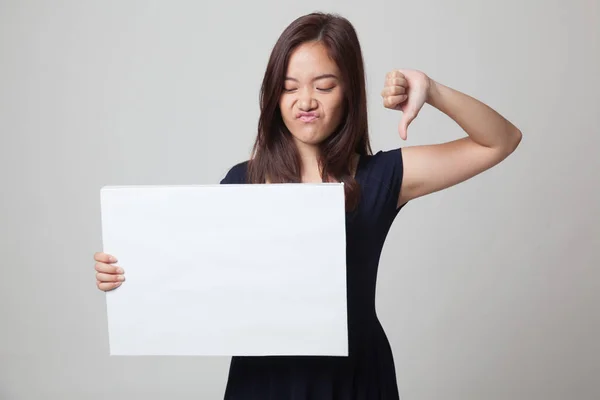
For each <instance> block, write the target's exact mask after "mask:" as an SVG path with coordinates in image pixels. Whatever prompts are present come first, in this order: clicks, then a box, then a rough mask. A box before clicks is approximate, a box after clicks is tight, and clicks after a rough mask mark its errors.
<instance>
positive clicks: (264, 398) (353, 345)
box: [221, 149, 403, 400]
mask: <svg viewBox="0 0 600 400" xmlns="http://www.w3.org/2000/svg"><path fill="white" fill-rule="evenodd" d="M247 165H248V162H247V161H246V162H243V163H240V164H237V165H235V166H234V167H232V168H231V169H230V170H229V171H228V173H227V175H226V176H225V178H224V179H223V180H222V181H221V183H222V184H236V183H246V168H247ZM402 176H403V164H402V152H401V149H394V150H388V151H379V152H378V153H376V154H373V155H362V156H361V157H360V160H359V162H358V166H357V171H356V174H355V178H356V180H357V182H358V183H359V185H360V188H361V198H360V203H359V205H358V207H357V208H356V209H355V210H354V211H352V212H347V213H346V242H347V245H346V258H347V278H346V279H347V296H348V297H347V303H348V339H349V355H348V357H328V356H235V357H232V359H231V364H230V368H229V378H228V382H227V387H226V389H225V396H224V398H225V400H397V399H399V394H398V387H397V383H396V372H395V366H394V359H393V356H392V350H391V347H390V345H389V342H388V339H387V337H386V335H385V333H384V330H383V328H382V326H381V324H380V322H379V320H378V318H377V314H376V311H375V286H376V281H377V269H378V264H379V258H380V254H381V250H382V247H383V245H384V242H385V239H386V236H387V233H388V231H389V229H390V226H391V224H392V222H393V221H394V219H395V217H396V215H397V213H398V211H400V208H402V207H400V208H398V207H397V202H398V194H399V192H400V186H401V184H402Z"/></svg>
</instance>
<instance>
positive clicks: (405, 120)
mask: <svg viewBox="0 0 600 400" xmlns="http://www.w3.org/2000/svg"><path fill="white" fill-rule="evenodd" d="M414 119H415V114H414V113H413V112H409V111H407V112H405V113H404V115H402V119H401V120H400V125H399V126H398V132H399V133H400V137H401V138H402V139H403V140H406V139H407V138H408V126H409V125H410V123H411V122H412V121H413V120H414Z"/></svg>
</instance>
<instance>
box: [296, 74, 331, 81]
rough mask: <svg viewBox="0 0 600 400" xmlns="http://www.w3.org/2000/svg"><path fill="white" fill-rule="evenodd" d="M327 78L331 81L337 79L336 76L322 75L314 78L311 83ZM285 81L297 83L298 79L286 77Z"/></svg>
mask: <svg viewBox="0 0 600 400" xmlns="http://www.w3.org/2000/svg"><path fill="white" fill-rule="evenodd" d="M327 78H333V79H338V77H337V76H335V75H334V74H323V75H319V76H317V77H315V79H313V81H318V80H321V79H327ZM285 80H286V81H294V82H298V79H296V78H292V77H291V76H286V77H285Z"/></svg>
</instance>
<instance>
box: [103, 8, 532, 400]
mask: <svg viewBox="0 0 600 400" xmlns="http://www.w3.org/2000/svg"><path fill="white" fill-rule="evenodd" d="M381 95H382V98H383V105H384V106H385V107H387V108H390V109H394V110H400V111H402V112H403V114H402V120H401V123H400V127H399V133H400V136H401V137H402V139H406V137H407V128H408V126H409V124H410V123H411V121H412V120H413V119H414V118H415V117H416V116H417V115H418V113H419V110H420V109H421V107H423V105H424V104H425V103H427V104H429V105H431V106H433V107H435V108H437V109H438V110H440V111H441V112H443V113H445V114H446V115H448V116H449V117H450V118H452V119H453V120H454V121H455V122H456V123H457V124H458V125H459V126H460V127H461V128H462V129H463V130H464V131H465V132H466V134H467V135H466V136H465V137H464V138H462V139H459V140H455V141H450V142H447V143H443V144H435V145H426V146H409V147H404V148H397V149H393V150H388V151H379V152H377V153H376V154H372V152H371V149H370V145H369V136H368V127H367V104H366V93H365V78H364V68H363V59H362V52H361V48H360V44H359V41H358V38H357V35H356V32H355V30H354V28H353V27H352V25H351V24H350V23H349V22H348V21H347V20H346V19H344V18H342V17H339V16H336V15H331V14H320V13H313V14H309V15H305V16H303V17H301V18H298V19H297V20H295V21H294V22H292V23H291V24H290V25H289V26H288V27H287V28H286V29H285V31H284V32H283V34H282V35H281V37H280V38H279V40H278V42H277V43H276V45H275V47H274V49H273V51H272V54H271V57H270V59H269V63H268V66H267V69H266V72H265V76H264V80H263V85H262V89H261V95H260V105H261V115H260V120H259V123H258V136H257V138H256V142H255V146H254V150H253V152H252V153H253V154H252V156H251V157H250V160H249V161H246V162H243V163H240V164H237V165H235V166H234V167H232V168H231V169H230V170H229V171H228V173H227V174H226V176H225V178H224V179H223V180H222V181H221V183H223V184H230V183H281V182H296V183H297V182H323V181H336V182H344V184H345V185H344V186H345V191H346V209H347V210H346V211H347V212H346V216H347V218H346V230H347V238H346V240H347V285H348V287H347V289H348V328H349V346H350V349H349V350H350V352H349V356H348V357H283V356H281V357H275V356H269V357H234V358H233V359H232V362H231V366H230V371H229V380H228V384H227V389H226V393H225V398H226V399H257V400H258V399H260V400H266V399H277V400H286V399H295V400H300V399H302V400H304V399H319V400H320V399H343V400H347V399H364V400H375V399H398V388H397V384H396V376H395V368H394V361H393V357H392V352H391V349H390V346H389V343H388V340H387V338H386V335H385V333H384V331H383V329H382V327H381V325H380V323H379V320H378V319H377V316H376V311H375V284H376V276H377V268H378V262H379V256H380V253H381V249H382V247H383V244H384V241H385V238H386V235H387V233H388V230H389V228H390V226H391V224H392V222H393V221H394V218H395V216H396V215H397V213H398V212H399V211H400V209H401V208H402V207H403V206H404V205H405V204H406V203H407V202H408V201H410V200H413V199H416V198H418V197H421V196H424V195H426V194H429V193H433V192H436V191H439V190H442V189H444V188H448V187H450V186H453V185H456V184H458V183H460V182H463V181H465V180H467V179H469V178H471V177H473V176H475V175H477V174H479V173H481V172H483V171H485V170H487V169H489V168H491V167H492V166H494V165H496V164H498V163H499V162H501V161H502V160H504V159H505V158H506V157H507V156H508V155H509V154H511V153H512V152H513V151H514V150H515V148H516V147H517V145H518V144H519V142H520V140H521V132H520V131H519V129H517V128H516V127H515V126H514V125H513V124H511V123H510V122H509V121H507V120H506V119H505V118H503V117H502V116H501V115H499V114H498V113H497V112H495V111H494V110H492V109H491V108H489V107H488V106H486V105H484V104H483V103H481V102H480V101H478V100H476V99H473V98H472V97H469V96H467V95H465V94H463V93H460V92H458V91H456V90H454V89H451V88H449V87H446V86H444V85H442V84H440V83H438V82H436V81H434V80H433V79H431V78H430V77H428V76H427V75H426V74H424V73H423V72H420V71H414V70H393V71H391V72H390V73H388V74H387V76H386V78H385V85H384V88H383V90H382V92H381ZM95 260H96V261H97V263H96V271H97V274H96V279H97V285H98V288H99V289H100V290H103V291H107V290H112V289H114V288H116V287H118V286H120V285H121V284H122V282H123V280H124V278H123V276H124V275H123V274H124V272H123V269H122V268H121V267H120V266H117V265H116V264H115V263H116V259H115V258H114V257H112V256H111V255H108V254H104V253H97V254H96V255H95Z"/></svg>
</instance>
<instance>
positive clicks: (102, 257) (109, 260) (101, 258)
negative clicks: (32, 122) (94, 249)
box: [94, 252, 117, 264]
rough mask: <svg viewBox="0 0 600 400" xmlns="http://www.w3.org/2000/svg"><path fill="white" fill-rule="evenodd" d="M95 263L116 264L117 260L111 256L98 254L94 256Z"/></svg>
mask: <svg viewBox="0 0 600 400" xmlns="http://www.w3.org/2000/svg"><path fill="white" fill-rule="evenodd" d="M94 261H99V262H103V263H107V264H110V263H116V262H117V258H116V257H115V256H113V255H111V254H106V253H102V252H98V253H96V254H94Z"/></svg>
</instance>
